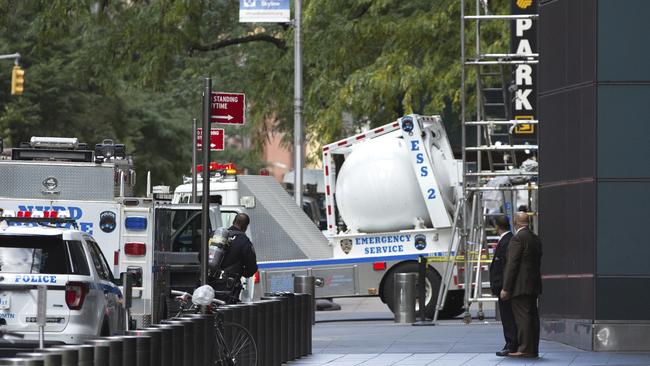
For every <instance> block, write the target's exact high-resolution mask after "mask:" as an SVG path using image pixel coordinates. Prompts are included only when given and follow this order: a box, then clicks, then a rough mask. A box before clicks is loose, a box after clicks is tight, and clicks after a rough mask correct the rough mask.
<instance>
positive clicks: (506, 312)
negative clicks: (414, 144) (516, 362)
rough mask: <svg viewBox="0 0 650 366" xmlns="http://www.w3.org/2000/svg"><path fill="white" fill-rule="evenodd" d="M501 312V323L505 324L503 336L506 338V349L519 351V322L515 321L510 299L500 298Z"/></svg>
mask: <svg viewBox="0 0 650 366" xmlns="http://www.w3.org/2000/svg"><path fill="white" fill-rule="evenodd" d="M499 314H501V325H502V326H503V337H504V338H505V340H506V346H505V347H504V348H505V349H507V350H509V351H510V352H517V346H518V345H519V342H518V341H517V324H516V323H515V316H514V314H513V313H512V305H511V304H510V300H501V299H499Z"/></svg>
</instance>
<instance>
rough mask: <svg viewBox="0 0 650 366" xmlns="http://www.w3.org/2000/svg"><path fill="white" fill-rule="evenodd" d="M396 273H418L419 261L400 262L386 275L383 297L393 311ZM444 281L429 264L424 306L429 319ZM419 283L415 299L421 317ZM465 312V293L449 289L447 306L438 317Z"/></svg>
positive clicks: (451, 316)
mask: <svg viewBox="0 0 650 366" xmlns="http://www.w3.org/2000/svg"><path fill="white" fill-rule="evenodd" d="M395 273H418V263H417V262H404V263H401V264H398V265H397V266H395V267H394V268H393V269H392V270H391V271H390V272H388V274H387V275H386V278H385V280H384V283H383V285H382V287H383V291H382V293H383V298H384V299H385V302H386V305H388V307H389V308H390V310H391V311H392V312H394V309H395V291H394V289H395V279H394V275H395ZM441 283H442V277H441V276H440V274H439V273H438V271H436V270H435V269H434V268H432V267H431V266H429V267H428V268H427V274H426V283H425V286H426V290H425V298H426V302H425V307H424V314H425V317H427V318H428V319H433V315H434V314H435V311H436V302H437V300H438V291H439V290H440V284H441ZM418 288H419V283H416V284H415V293H416V300H415V310H416V313H415V315H416V317H419V315H420V313H419V306H420V303H419V301H418V297H417V296H418V294H419V290H418ZM458 294H460V301H459V296H458ZM462 313H463V294H462V291H461V292H459V291H449V292H448V293H447V301H445V306H444V307H443V309H442V310H441V311H440V312H439V313H438V318H439V319H449V318H453V317H455V316H457V315H459V314H462Z"/></svg>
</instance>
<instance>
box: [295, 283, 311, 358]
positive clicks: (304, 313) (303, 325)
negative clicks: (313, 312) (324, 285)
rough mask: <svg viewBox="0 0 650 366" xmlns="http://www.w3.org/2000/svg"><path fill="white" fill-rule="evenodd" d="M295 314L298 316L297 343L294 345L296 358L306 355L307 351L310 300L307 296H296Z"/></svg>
mask: <svg viewBox="0 0 650 366" xmlns="http://www.w3.org/2000/svg"><path fill="white" fill-rule="evenodd" d="M295 296H296V313H297V316H298V320H297V321H298V327H297V333H298V342H297V343H296V353H297V354H298V357H303V356H305V355H306V349H307V327H311V323H310V322H309V320H310V319H311V318H310V317H309V313H310V308H309V306H310V305H311V304H310V298H309V296H308V295H307V294H296V295H295Z"/></svg>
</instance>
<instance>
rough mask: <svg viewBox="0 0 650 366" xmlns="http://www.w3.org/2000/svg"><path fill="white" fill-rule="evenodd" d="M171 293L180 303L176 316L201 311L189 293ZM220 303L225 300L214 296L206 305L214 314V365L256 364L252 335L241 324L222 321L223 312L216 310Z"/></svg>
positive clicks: (173, 291) (254, 344) (255, 347)
mask: <svg viewBox="0 0 650 366" xmlns="http://www.w3.org/2000/svg"><path fill="white" fill-rule="evenodd" d="M171 294H172V295H175V296H176V300H177V301H178V302H179V305H180V309H179V311H178V313H177V314H176V316H177V317H180V316H182V315H183V314H198V313H200V312H201V307H200V306H199V305H198V304H196V303H194V302H191V301H190V300H191V299H192V295H190V294H189V293H187V292H183V291H176V290H171ZM188 305H189V306H188ZM220 305H225V302H223V301H221V300H218V299H214V298H213V299H212V301H211V303H210V305H208V312H209V313H210V314H214V315H215V319H216V321H215V342H216V345H217V347H215V348H214V365H215V366H240V365H241V366H257V344H256V343H255V340H254V339H253V336H252V335H251V333H250V332H249V331H248V330H247V329H246V328H244V327H243V326H241V325H239V324H235V323H230V322H226V321H224V319H223V314H221V313H219V312H218V311H217V308H218V307H219V306H220ZM226 335H228V337H226Z"/></svg>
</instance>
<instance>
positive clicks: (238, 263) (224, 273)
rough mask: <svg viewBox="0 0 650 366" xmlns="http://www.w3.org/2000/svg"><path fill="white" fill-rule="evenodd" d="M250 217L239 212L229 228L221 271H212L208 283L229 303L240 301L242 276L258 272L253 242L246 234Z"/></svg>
mask: <svg viewBox="0 0 650 366" xmlns="http://www.w3.org/2000/svg"><path fill="white" fill-rule="evenodd" d="M249 223H250V218H249V217H248V215H247V214H245V213H238V214H237V215H236V216H235V219H234V220H233V222H232V226H231V227H229V228H228V243H229V245H228V249H227V250H226V251H225V254H224V256H223V260H222V262H221V271H219V273H210V278H209V279H208V283H209V284H210V286H212V288H214V290H215V291H217V294H216V297H217V298H220V299H221V300H224V301H226V302H228V303H236V302H238V301H239V294H240V293H241V290H242V284H241V278H242V277H246V278H248V277H251V276H252V275H254V274H255V272H257V258H256V256H255V249H254V248H253V243H251V241H250V239H248V237H247V236H246V229H247V228H248V224H249Z"/></svg>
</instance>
